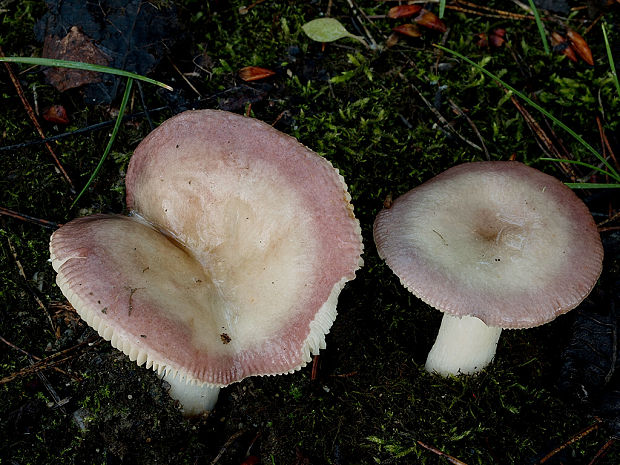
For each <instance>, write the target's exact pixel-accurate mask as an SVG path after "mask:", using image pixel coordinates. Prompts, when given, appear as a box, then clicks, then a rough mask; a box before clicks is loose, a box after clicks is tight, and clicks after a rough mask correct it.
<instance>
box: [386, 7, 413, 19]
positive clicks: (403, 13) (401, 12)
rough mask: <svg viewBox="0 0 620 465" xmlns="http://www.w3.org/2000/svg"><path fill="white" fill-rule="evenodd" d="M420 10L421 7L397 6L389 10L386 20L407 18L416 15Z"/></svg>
mask: <svg viewBox="0 0 620 465" xmlns="http://www.w3.org/2000/svg"><path fill="white" fill-rule="evenodd" d="M421 9H422V5H398V6H394V7H392V8H390V10H389V11H388V14H387V16H388V18H392V19H397V18H409V17H411V16H413V15H415V14H417V13H418V12H419V11H420V10H421Z"/></svg>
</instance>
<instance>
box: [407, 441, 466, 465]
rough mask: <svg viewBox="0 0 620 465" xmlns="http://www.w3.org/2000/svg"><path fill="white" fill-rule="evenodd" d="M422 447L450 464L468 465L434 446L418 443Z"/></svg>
mask: <svg viewBox="0 0 620 465" xmlns="http://www.w3.org/2000/svg"><path fill="white" fill-rule="evenodd" d="M416 442H417V443H418V444H419V445H420V446H422V447H424V448H425V449H426V450H430V451H431V452H432V453H434V454H437V455H438V456H439V457H443V458H445V459H446V460H447V461H448V462H450V463H452V464H454V465H467V464H466V463H465V462H461V461H460V460H459V459H456V458H454V457H452V456H451V455H448V454H446V453H445V452H442V451H440V450H439V449H436V448H434V447H432V446H429V445H426V444H424V443H423V442H422V441H416Z"/></svg>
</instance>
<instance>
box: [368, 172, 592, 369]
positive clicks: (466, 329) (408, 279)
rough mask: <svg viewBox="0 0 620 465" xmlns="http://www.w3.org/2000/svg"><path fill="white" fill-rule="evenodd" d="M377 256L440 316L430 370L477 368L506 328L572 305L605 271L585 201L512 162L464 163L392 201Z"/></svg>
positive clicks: (381, 217)
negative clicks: (440, 320)
mask: <svg viewBox="0 0 620 465" xmlns="http://www.w3.org/2000/svg"><path fill="white" fill-rule="evenodd" d="M374 239H375V243H376V245H377V250H378V253H379V256H380V257H381V258H383V259H384V260H385V262H386V263H387V265H388V266H389V267H390V268H391V269H392V271H393V272H394V273H395V274H396V275H397V276H398V277H399V278H400V281H401V283H402V284H403V285H404V286H405V287H406V288H407V289H408V290H409V291H411V292H412V293H413V294H415V295H417V296H418V297H419V298H420V299H422V300H423V301H424V302H426V303H427V304H429V305H431V306H432V307H434V308H436V309H438V310H441V311H442V312H444V316H443V319H442V322H441V327H440V329H439V334H438V336H437V339H436V341H435V344H434V345H433V347H432V349H431V351H430V353H429V355H428V359H427V361H426V369H427V370H428V371H430V372H437V373H439V374H441V375H444V376H448V375H451V374H459V373H462V374H472V373H476V372H478V371H480V370H482V369H483V368H484V367H485V366H486V365H487V364H489V363H490V362H491V360H492V359H493V357H494V356H495V351H496V347H497V342H498V340H499V337H500V334H501V331H502V328H510V329H516V328H530V327H534V326H538V325H542V324H544V323H547V322H549V321H551V320H553V319H554V318H556V317H557V316H558V315H561V314H563V313H566V312H568V311H569V310H571V309H573V308H574V307H576V306H577V305H578V304H579V303H580V302H581V301H582V300H583V299H584V298H585V297H586V296H587V295H588V294H589V293H590V291H591V290H592V288H593V287H594V285H595V283H596V281H597V279H598V277H599V275H600V273H601V269H602V259H603V248H602V245H601V239H600V237H599V234H598V232H597V229H596V225H595V224H594V221H593V219H592V216H591V215H590V213H589V211H588V209H587V207H586V206H585V204H584V203H583V202H582V201H581V200H580V199H579V198H578V197H577V196H576V195H575V194H574V193H573V192H572V191H571V190H570V189H569V188H568V187H566V186H565V185H564V184H563V183H561V182H560V181H558V180H557V179H555V178H553V177H551V176H549V175H547V174H544V173H542V172H540V171H538V170H536V169H534V168H531V167H528V166H526V165H524V164H522V163H519V162H515V161H495V162H475V163H465V164H461V165H458V166H455V167H453V168H450V169H448V170H447V171H445V172H443V173H441V174H440V175H438V176H436V177H435V178H433V179H431V180H430V181H428V182H426V183H424V184H422V185H420V186H418V187H416V188H414V189H412V190H411V191H409V192H408V193H406V194H404V195H402V196H401V197H399V198H398V199H396V200H395V201H394V202H393V204H392V205H391V207H390V208H386V209H383V210H382V211H381V212H380V213H379V214H378V216H377V218H376V220H375V223H374Z"/></svg>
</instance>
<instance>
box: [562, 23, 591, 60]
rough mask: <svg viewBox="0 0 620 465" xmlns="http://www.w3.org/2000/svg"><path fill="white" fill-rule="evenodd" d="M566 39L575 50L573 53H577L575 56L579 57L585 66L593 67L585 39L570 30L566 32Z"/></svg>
mask: <svg viewBox="0 0 620 465" xmlns="http://www.w3.org/2000/svg"><path fill="white" fill-rule="evenodd" d="M566 37H568V40H569V42H570V46H571V47H572V48H573V49H574V50H575V52H577V55H579V56H580V57H581V59H582V60H583V61H585V62H586V63H587V64H589V65H590V66H593V65H594V59H593V58H592V52H591V51H590V47H589V46H588V44H587V43H586V41H585V39H584V38H583V37H581V35H579V34H578V33H577V32H575V31H573V30H572V29H569V30H568V31H566Z"/></svg>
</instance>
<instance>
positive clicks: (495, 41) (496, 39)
mask: <svg viewBox="0 0 620 465" xmlns="http://www.w3.org/2000/svg"><path fill="white" fill-rule="evenodd" d="M504 42H506V39H504V36H500V35H498V34H495V32H493V33H492V34H489V44H491V47H495V48H500V47H501V46H502V45H504Z"/></svg>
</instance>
